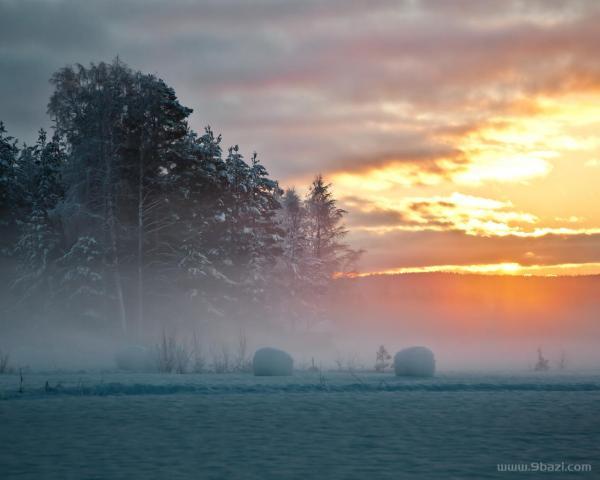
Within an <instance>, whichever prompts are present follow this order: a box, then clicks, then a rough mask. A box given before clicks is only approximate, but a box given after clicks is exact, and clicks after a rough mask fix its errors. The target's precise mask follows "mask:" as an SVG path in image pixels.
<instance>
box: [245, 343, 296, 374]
mask: <svg viewBox="0 0 600 480" xmlns="http://www.w3.org/2000/svg"><path fill="white" fill-rule="evenodd" d="M252 367H253V370H254V375H257V376H274V375H291V374H292V369H293V367H294V360H293V359H292V356H291V355H290V354H289V353H287V352H284V351H283V350H279V349H277V348H271V347H265V348H259V349H258V350H257V351H256V353H255V354H254V359H253V360H252Z"/></svg>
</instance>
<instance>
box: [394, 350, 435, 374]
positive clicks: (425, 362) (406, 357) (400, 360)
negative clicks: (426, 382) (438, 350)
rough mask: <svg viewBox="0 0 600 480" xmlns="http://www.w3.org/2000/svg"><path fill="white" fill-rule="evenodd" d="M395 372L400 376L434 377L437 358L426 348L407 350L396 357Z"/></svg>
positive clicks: (401, 351)
mask: <svg viewBox="0 0 600 480" xmlns="http://www.w3.org/2000/svg"><path fill="white" fill-rule="evenodd" d="M394 370H395V371H396V375H398V376H403V375H409V376H414V377H432V376H433V374H434V373H435V357H434V356H433V352H432V351H431V350H429V349H428V348H426V347H410V348H405V349H403V350H400V351H399V352H398V353H397V354H396V355H395V356H394Z"/></svg>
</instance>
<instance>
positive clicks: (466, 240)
mask: <svg viewBox="0 0 600 480" xmlns="http://www.w3.org/2000/svg"><path fill="white" fill-rule="evenodd" d="M351 241H352V243H353V244H354V245H358V246H360V247H362V248H364V249H366V250H367V252H368V255H365V256H364V258H363V259H362V261H361V265H360V267H361V268H360V271H364V272H372V271H383V270H388V269H393V268H408V267H419V268H420V267H426V266H439V265H465V266H468V265H484V264H485V265H489V264H503V263H518V264H520V265H523V266H530V265H557V264H582V265H583V264H588V263H599V262H600V234H599V233H595V234H583V233H582V234H575V235H558V234H546V235H544V236H541V237H528V238H524V237H518V236H512V235H509V236H503V237H479V236H473V235H467V234H466V233H465V232H461V231H456V230H442V231H438V230H409V231H407V230H392V231H389V232H386V233H380V232H375V231H369V230H351ZM530 252H531V253H533V254H534V255H533V256H532V255H530V254H529V253H530ZM574 271H575V270H574Z"/></svg>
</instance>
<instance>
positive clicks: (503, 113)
mask: <svg viewBox="0 0 600 480" xmlns="http://www.w3.org/2000/svg"><path fill="white" fill-rule="evenodd" d="M599 24H600V2H596V1H575V0H573V1H559V0H543V1H536V0H529V1H510V0H498V1H481V0H456V1H453V2H448V1H444V0H430V1H426V0H423V1H415V0H406V1H387V0H381V1H377V0H369V1H351V0H329V1H327V2H322V1H316V0H304V1H302V2H297V1H295V2H291V1H290V2H286V1H282V0H258V1H248V0H231V1H228V0H214V1H190V0H170V1H168V2H167V1H162V2H159V1H155V0H102V1H100V0H86V1H81V0H64V1H63V0H39V1H32V0H0V119H2V120H4V122H5V124H6V126H7V128H8V130H9V133H11V134H12V135H14V136H17V137H18V138H20V139H22V140H26V141H31V140H33V138H34V137H35V132H36V131H37V129H38V128H39V127H42V126H43V127H47V126H49V120H48V118H47V116H46V105H47V101H48V97H49V95H50V89H51V87H50V85H49V83H48V79H49V77H50V76H51V74H52V72H54V71H56V70H57V69H58V68H60V67H62V66H64V65H67V64H73V63H83V64H87V63H89V62H91V61H93V62H98V61H102V60H104V61H110V60H111V59H113V58H114V57H115V56H116V55H118V56H119V57H120V58H121V59H122V60H123V61H125V62H126V63H128V64H129V65H130V66H131V67H133V68H136V69H140V70H143V71H145V72H151V73H156V74H157V75H158V76H160V77H161V78H163V79H164V80H165V81H166V82H167V83H169V84H170V85H171V86H173V87H174V88H175V90H176V91H177V93H178V96H179V98H180V100H181V101H182V103H183V104H185V105H187V106H189V107H191V108H193V109H194V113H193V114H192V116H191V119H190V123H191V126H192V127H193V128H194V129H196V130H202V128H203V127H204V126H205V125H209V124H210V125H211V126H212V127H213V129H214V130H216V131H217V132H221V133H222V134H223V138H224V143H225V144H227V145H229V144H239V145H240V147H241V149H242V151H243V152H244V153H245V154H246V155H250V154H251V153H252V152H253V151H257V152H258V153H259V156H260V158H261V160H262V162H263V163H264V164H265V166H266V167H267V168H268V170H269V172H270V173H271V174H272V175H273V176H274V177H275V178H277V179H278V180H279V181H280V184H281V185H282V186H284V187H288V186H296V187H297V188H298V189H299V190H301V191H304V190H305V188H306V185H308V184H309V183H310V181H311V179H312V177H313V176H314V175H315V174H316V173H322V174H323V175H324V176H325V177H326V179H327V180H328V181H330V182H332V184H333V190H334V192H335V195H336V197H337V198H339V200H340V204H341V206H342V207H343V208H345V209H346V210H348V212H349V213H348V216H347V226H348V229H349V232H350V233H349V235H348V241H349V242H350V244H351V245H352V246H353V247H355V248H363V249H365V250H366V253H365V254H364V256H363V258H362V260H361V263H360V265H359V270H360V272H361V274H364V275H368V274H372V273H403V272H421V271H453V272H467V273H468V272H474V273H501V274H511V275H576V274H590V273H600V201H599V200H600V189H599V188H598V183H599V182H598V181H599V180H600V136H599V133H600V55H598V46H600V28H598V25H599Z"/></svg>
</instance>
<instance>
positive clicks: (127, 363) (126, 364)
mask: <svg viewBox="0 0 600 480" xmlns="http://www.w3.org/2000/svg"><path fill="white" fill-rule="evenodd" d="M154 357H155V355H154V354H153V352H152V350H151V349H149V348H146V347H144V346H142V345H128V346H126V347H124V348H122V349H120V350H119V351H118V352H117V354H116V355H115V361H116V364H117V368H119V369H120V370H127V371H130V372H149V371H153V370H156V361H155V358H154Z"/></svg>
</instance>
